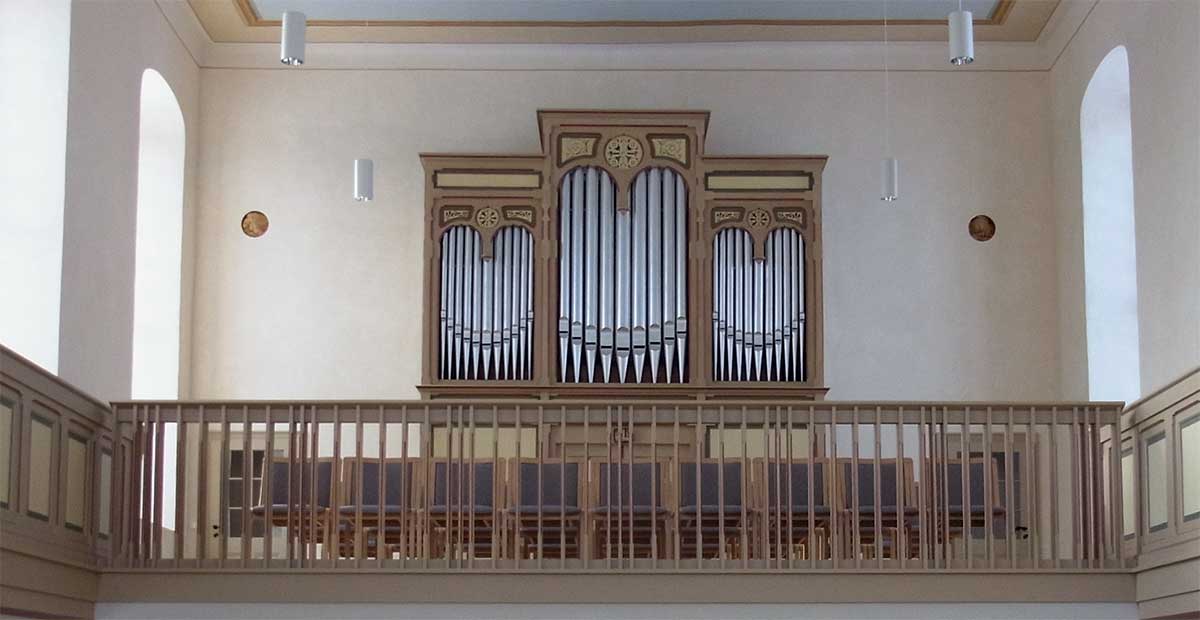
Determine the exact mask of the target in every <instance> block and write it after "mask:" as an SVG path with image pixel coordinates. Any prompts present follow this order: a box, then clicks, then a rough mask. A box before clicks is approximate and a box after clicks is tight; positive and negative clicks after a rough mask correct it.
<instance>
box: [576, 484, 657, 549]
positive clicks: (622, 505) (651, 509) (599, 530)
mask: <svg viewBox="0 0 1200 620" xmlns="http://www.w3.org/2000/svg"><path fill="white" fill-rule="evenodd" d="M593 472H594V475H593V476H591V478H592V479H593V480H595V481H596V488H595V491H594V494H593V497H594V498H595V499H594V500H593V502H592V505H593V507H592V508H591V510H589V513H590V515H591V528H592V530H591V531H592V532H594V534H595V535H594V536H593V539H594V540H595V541H596V550H597V552H598V553H599V557H602V558H605V557H614V556H617V557H631V558H632V557H653V555H654V552H655V549H656V548H655V546H654V544H657V552H658V554H659V557H665V556H666V550H667V547H668V545H667V540H668V538H667V531H668V526H669V524H670V522H671V511H670V509H668V508H667V507H666V503H665V502H664V500H663V498H664V496H665V495H666V491H667V489H666V485H665V484H664V480H663V476H662V474H663V467H662V464H661V463H609V462H599V463H596V464H595V465H594V468H593Z"/></svg>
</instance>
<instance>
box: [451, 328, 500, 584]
mask: <svg viewBox="0 0 1200 620" xmlns="http://www.w3.org/2000/svg"><path fill="white" fill-rule="evenodd" d="M496 355H497V356H498V355H500V352H499V351H497V352H496ZM459 421H460V423H461V421H462V408H459ZM464 431H469V432H468V433H467V434H469V435H470V438H471V450H470V458H469V459H468V460H469V461H470V465H469V469H470V474H469V475H470V479H469V485H468V487H467V494H468V499H469V507H468V509H467V511H468V512H467V528H468V529H467V532H466V534H467V538H468V543H467V568H468V569H471V568H475V550H476V546H475V544H476V540H475V530H476V529H478V528H476V527H475V497H476V495H475V483H476V481H475V405H470V406H469V407H468V409H467V428H466V429H464ZM463 441H466V437H465V436H464V438H463ZM492 475H493V477H495V472H493V474H492Z"/></svg>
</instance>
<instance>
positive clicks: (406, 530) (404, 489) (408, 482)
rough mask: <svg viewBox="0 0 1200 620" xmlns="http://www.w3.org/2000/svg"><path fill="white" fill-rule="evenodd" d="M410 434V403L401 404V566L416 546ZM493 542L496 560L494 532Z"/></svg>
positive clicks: (494, 507) (425, 456)
mask: <svg viewBox="0 0 1200 620" xmlns="http://www.w3.org/2000/svg"><path fill="white" fill-rule="evenodd" d="M495 419H496V414H495V407H494V406H493V408H492V421H493V423H494V422H495ZM408 435H409V428H408V405H400V484H401V485H402V486H401V487H400V528H399V533H400V566H401V568H408V558H409V556H410V555H412V550H413V547H414V545H413V541H411V540H409V538H410V537H411V536H413V533H412V528H411V527H410V524H409V521H410V520H412V516H413V510H412V509H413V505H412V503H413V486H414V485H413V483H414V482H415V480H416V477H417V476H416V474H415V473H414V472H413V471H412V470H413V469H415V467H414V468H412V469H410V465H411V464H410V463H409V461H408ZM496 435H497V433H496V432H495V431H493V439H495V438H496ZM492 454H493V456H494V455H495V454H496V452H495V450H494V449H493V452H492ZM421 456H422V457H424V458H429V457H428V456H427V455H424V454H422V455H421ZM495 482H496V468H495V467H494V466H493V467H492V484H493V487H494V485H495ZM492 523H493V525H494V524H495V523H496V493H495V491H494V490H493V491H492ZM492 544H493V546H492V550H493V551H492V559H493V561H494V560H495V557H496V555H495V548H496V547H495V538H494V534H493V539H492Z"/></svg>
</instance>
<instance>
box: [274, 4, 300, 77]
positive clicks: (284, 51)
mask: <svg viewBox="0 0 1200 620" xmlns="http://www.w3.org/2000/svg"><path fill="white" fill-rule="evenodd" d="M305 23H306V22H305V17H304V13H301V12H299V11H284V12H283V37H282V38H281V39H280V41H279V62H282V63H283V64H285V65H291V66H293V67H295V66H299V65H302V64H304V28H305Z"/></svg>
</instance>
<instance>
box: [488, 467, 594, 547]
mask: <svg viewBox="0 0 1200 620" xmlns="http://www.w3.org/2000/svg"><path fill="white" fill-rule="evenodd" d="M508 480H509V489H510V493H511V497H510V499H509V508H508V509H507V510H506V511H505V513H506V515H508V517H509V518H510V519H512V520H513V523H514V527H515V528H516V532H517V538H516V541H517V542H518V543H519V544H520V545H521V548H520V551H521V556H522V557H525V558H528V557H537V555H538V554H539V552H540V554H541V556H542V557H544V558H554V557H573V558H577V557H580V556H579V551H580V550H579V533H580V522H581V520H582V512H583V511H582V509H581V507H580V503H579V496H580V493H579V481H580V479H579V463H569V462H562V461H549V460H543V461H542V462H541V463H540V464H539V463H538V462H536V461H529V460H520V459H512V460H511V461H509V477H508Z"/></svg>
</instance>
